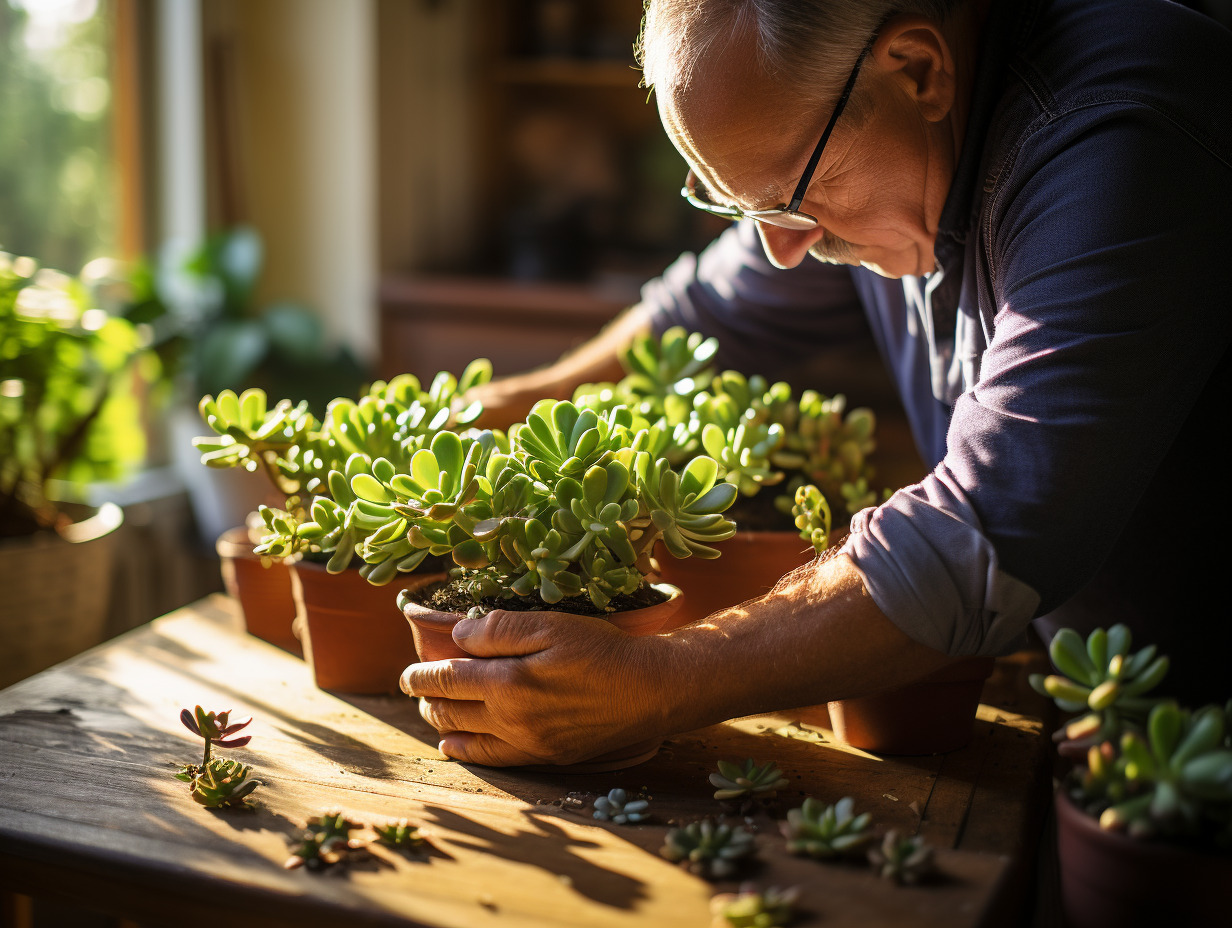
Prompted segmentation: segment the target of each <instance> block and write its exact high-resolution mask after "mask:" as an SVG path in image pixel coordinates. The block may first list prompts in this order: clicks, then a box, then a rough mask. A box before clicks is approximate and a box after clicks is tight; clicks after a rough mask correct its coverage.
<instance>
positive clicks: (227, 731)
mask: <svg viewBox="0 0 1232 928" xmlns="http://www.w3.org/2000/svg"><path fill="white" fill-rule="evenodd" d="M251 724H252V718H251V717H249V718H246V719H241V720H240V721H238V722H232V723H231V724H230V725H228V726H227V727H226V728H224V729H222V731H221V732H220V734H222V735H233V734H235V733H236V732H237V731H239V730H240V729H241V728H247V727H248V726H249V725H251Z"/></svg>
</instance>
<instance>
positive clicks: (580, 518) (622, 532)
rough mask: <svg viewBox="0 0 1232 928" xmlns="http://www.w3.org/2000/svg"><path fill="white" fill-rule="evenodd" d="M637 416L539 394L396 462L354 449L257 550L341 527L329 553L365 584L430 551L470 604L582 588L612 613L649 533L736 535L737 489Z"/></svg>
mask: <svg viewBox="0 0 1232 928" xmlns="http://www.w3.org/2000/svg"><path fill="white" fill-rule="evenodd" d="M638 421H639V420H637V419H636V418H635V416H634V415H633V413H632V412H631V411H630V410H629V409H628V408H627V407H623V406H619V407H615V408H613V409H611V410H608V411H606V412H603V413H597V412H595V411H594V410H591V409H579V408H578V407H577V406H575V405H574V404H573V403H569V402H561V401H555V400H544V401H541V402H540V403H538V404H536V405H535V407H534V408H533V409H532V410H531V412H530V414H529V416H528V417H527V419H526V421H525V422H523V423H520V424H518V425H515V426H514V427H513V428H512V429H510V431H509V434H508V436H507V437H506V436H502V435H500V434H499V433H494V432H479V433H465V434H458V433H456V432H453V431H448V430H445V431H440V432H438V433H437V434H435V435H434V436H433V437H432V439H431V441H430V442H429V443H427V444H426V445H424V446H422V447H420V448H418V450H416V451H415V452H414V454H412V455H411V456H410V459H409V461H408V462H407V463H406V464H405V465H402V466H400V465H398V464H397V463H395V462H393V461H390V460H388V459H385V458H378V459H376V460H374V461H371V462H369V461H367V459H363V458H357V457H354V456H353V457H352V458H351V459H349V460H348V461H347V464H346V470H345V471H341V472H340V471H337V470H335V471H331V473H330V475H329V477H328V480H329V483H330V486H331V487H334V486H336V487H337V489H336V490H335V494H334V496H335V498H334V500H332V501H318V502H316V503H314V504H313V507H312V515H313V516H314V518H315V521H313V522H306V523H294V524H293V523H292V522H291V521H289V520H283V521H281V522H280V521H279V517H277V516H272V517H271V516H269V515H267V516H266V518H267V523H268V524H270V526H271V528H272V532H271V535H270V536H269V537H268V538H267V539H266V540H265V542H263V545H262V548H263V549H265V548H266V547H267V546H269V547H268V549H270V550H272V549H273V547H274V546H277V545H293V544H294V543H295V542H294V538H295V537H296V536H298V537H299V538H304V537H307V538H309V539H313V538H322V537H325V536H327V535H330V534H331V533H338V540H337V541H336V542H331V543H333V544H335V545H336V556H337V555H338V554H340V553H342V552H344V551H345V550H346V549H348V548H352V547H353V549H354V551H355V552H356V553H358V554H359V555H360V557H362V558H363V560H364V561H365V568H363V569H361V573H364V574H365V576H367V578H368V579H369V581H371V582H374V583H380V582H385V581H387V580H388V579H390V578H391V577H392V576H394V575H395V574H396V573H397V572H399V571H405V570H408V569H413V567H414V566H415V565H416V564H417V563H418V562H419V561H420V560H421V559H422V558H423V557H424V556H426V555H427V554H432V555H437V556H449V557H450V558H451V559H452V560H453V562H454V564H456V565H457V568H456V570H455V571H454V582H455V583H456V584H457V586H458V588H459V589H461V590H463V591H464V592H466V593H467V594H468V595H469V596H470V597H471V599H472V600H473V601H474V602H476V603H479V602H483V601H485V600H492V599H495V600H506V599H512V598H515V597H532V596H533V597H537V598H538V599H540V600H542V601H543V602H545V603H548V604H552V605H554V604H557V603H560V602H562V601H565V600H568V599H569V598H570V597H583V596H584V597H586V598H587V599H588V600H589V601H590V603H591V604H593V606H594V607H595V608H597V609H600V610H606V609H609V608H610V605H609V604H610V603H611V600H612V598H613V597H615V596H617V595H619V594H622V593H624V594H627V593H631V592H633V591H635V590H637V589H639V588H641V587H642V586H643V585H644V583H645V576H646V574H647V573H649V572H650V571H651V570H652V569H653V564H652V562H651V551H652V549H653V546H654V544H655V542H656V541H658V540H660V539H661V540H662V541H663V544H664V546H665V547H666V549H667V551H668V552H669V553H670V554H672V555H673V556H676V557H690V556H697V557H717V556H718V553H719V552H718V550H717V549H715V548H714V547H712V545H713V543H715V542H717V541H722V540H723V539H725V538H729V537H730V536H731V535H732V534H733V533H734V532H735V525H734V524H733V523H732V522H730V521H729V520H727V519H725V518H724V516H723V512H724V510H726V509H727V508H728V506H730V505H731V503H732V501H733V500H734V499H735V496H736V489H735V487H733V486H731V485H729V484H726V483H722V482H721V481H719V479H718V472H719V468H718V465H717V464H716V462H714V461H713V460H711V459H710V458H707V457H704V456H702V457H698V458H695V459H693V460H692V461H690V462H689V463H688V464H687V465H685V466H684V467H683V468H681V469H680V470H679V471H677V470H675V469H673V468H671V467H670V466H669V464H668V462H667V461H666V459H664V458H661V457H655V456H654V455H652V454H651V453H650V452H649V451H647V450H645V449H646V447H647V446H649V445H650V444H651V443H652V436H651V435H650V433H649V431H648V430H646V429H645V428H636V427H635V425H636V423H637V422H638ZM347 494H350V501H349V502H347V503H346V504H345V505H344V504H343V502H342V500H344V499H347ZM259 550H260V549H259ZM328 569H330V570H335V569H341V566H340V564H338V563H335V562H331V564H330V565H328Z"/></svg>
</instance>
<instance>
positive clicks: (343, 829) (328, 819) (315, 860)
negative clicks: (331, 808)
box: [283, 812, 363, 870]
mask: <svg viewBox="0 0 1232 928" xmlns="http://www.w3.org/2000/svg"><path fill="white" fill-rule="evenodd" d="M359 827H360V826H359V825H358V824H356V823H355V822H352V821H351V820H350V819H348V818H347V817H346V815H345V814H343V813H342V812H330V813H327V814H325V815H321V816H318V817H317V818H311V819H309V820H308V823H307V825H306V826H305V828H304V831H303V833H302V834H301V835H300V843H299V844H298V845H297V846H296V848H295V849H294V850H293V851H292V852H291V856H290V857H288V858H287V860H286V862H285V863H284V864H283V866H284V867H285V868H286V869H288V870H295V869H296V868H298V867H307V868H308V869H310V870H320V869H322V868H324V867H328V866H330V865H332V864H336V863H338V861H340V860H342V858H343V857H344V856H345V855H346V852H347V851H348V850H351V849H353V848H357V847H361V846H362V845H363V842H361V841H357V840H352V839H351V837H350V835H351V832H352V831H355V830H356V829H357V828H359Z"/></svg>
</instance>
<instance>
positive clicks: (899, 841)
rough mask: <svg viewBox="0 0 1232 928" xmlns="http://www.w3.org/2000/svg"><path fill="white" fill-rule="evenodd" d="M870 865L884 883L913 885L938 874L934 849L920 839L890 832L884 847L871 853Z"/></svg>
mask: <svg viewBox="0 0 1232 928" xmlns="http://www.w3.org/2000/svg"><path fill="white" fill-rule="evenodd" d="M868 862H869V863H870V864H872V866H873V869H874V870H876V871H877V873H878V875H879V876H881V877H882V878H883V879H887V880H893V881H894V882H896V883H905V884H908V885H914V884H916V883H921V882H924V881H925V880H927V879H929V878H930V877H931V876H932V875H933V874H934V873H935V872H936V856H935V854H934V851H933V848H932V846H931V845H929V844H928V843H926V842H925V841H924V839H923V838H921V837H919V836H918V835H904V834H902V833H900V832H898V831H894V830H891V831H888V832H886V834H885V837H884V838H882V840H881V843H880V844H879V845H877V846H875V847H873V848H871V849H870V850H869V852H868Z"/></svg>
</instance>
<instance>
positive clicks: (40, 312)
mask: <svg viewBox="0 0 1232 928" xmlns="http://www.w3.org/2000/svg"><path fill="white" fill-rule="evenodd" d="M93 283H94V282H93V281H91V280H89V279H88V275H87V276H83V277H82V278H72V277H69V276H67V275H65V274H62V273H60V272H58V271H53V270H49V269H43V270H40V269H39V268H38V266H37V264H36V262H34V261H33V260H32V259H30V258H13V257H12V256H10V255H7V254H0V575H2V577H3V581H2V582H0V588H2V589H3V591H4V593H3V595H2V596H0V630H2V635H3V640H4V647H3V648H2V649H0V687H3V686H6V685H7V684H9V683H12V682H14V681H15V680H18V679H20V678H22V677H24V676H26V675H28V674H30V673H34V672H36V671H38V670H42V669H43V668H45V667H47V666H50V665H51V664H54V663H56V662H58V661H60V660H63V659H64V658H67V657H69V656H71V655H73V654H76V653H78V652H79V651H82V650H85V649H86V648H88V647H91V646H92V645H94V644H97V643H98V642H99V641H101V640H102V637H103V628H104V620H105V618H106V615H107V608H108V604H109V590H110V587H111V575H112V570H111V564H112V561H113V557H114V544H115V530H116V529H117V528H118V527H119V525H120V522H121V521H122V515H121V512H120V509H119V507H117V506H115V505H113V504H110V503H108V504H105V505H103V506H102V507H100V508H99V509H98V510H97V511H93V510H87V508H86V507H78V506H73V505H70V504H65V503H60V502H57V501H55V500H53V499H50V498H49V495H48V484H49V482H50V481H51V480H52V479H53V478H57V477H58V478H61V479H63V480H66V481H69V482H73V483H78V482H85V481H88V480H95V479H104V478H111V477H115V476H117V475H118V474H119V473H120V472H121V471H122V470H123V469H124V468H125V467H126V466H127V465H130V464H137V463H139V462H140V461H141V460H142V459H143V457H144V452H145V444H144V433H143V431H142V429H141V423H140V418H139V414H138V406H137V403H136V400H135V399H134V397H133V395H132V391H131V390H130V389H128V387H129V378H130V377H131V375H132V370H133V361H134V360H135V359H136V358H138V357H139V356H140V355H141V353H142V350H143V341H142V336H141V333H140V332H139V331H138V329H137V327H136V326H134V325H132V324H131V323H130V322H128V321H127V320H125V319H122V318H118V317H116V316H115V315H113V314H111V313H109V312H108V311H107V310H106V309H104V308H102V307H101V306H100V305H99V303H98V301H97V299H96V297H97V293H96V292H95V289H94V288H93V287H92V284H93Z"/></svg>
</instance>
